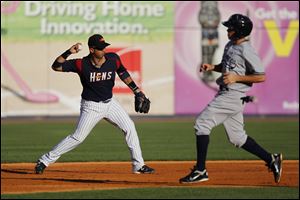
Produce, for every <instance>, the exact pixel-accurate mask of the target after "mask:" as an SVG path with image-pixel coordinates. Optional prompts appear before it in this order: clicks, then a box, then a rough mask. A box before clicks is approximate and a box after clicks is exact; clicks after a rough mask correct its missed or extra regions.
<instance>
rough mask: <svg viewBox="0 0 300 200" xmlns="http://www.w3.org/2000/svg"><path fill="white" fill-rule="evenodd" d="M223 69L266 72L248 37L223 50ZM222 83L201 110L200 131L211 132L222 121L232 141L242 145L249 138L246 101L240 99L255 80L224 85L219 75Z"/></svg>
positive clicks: (197, 128) (226, 70)
mask: <svg viewBox="0 0 300 200" xmlns="http://www.w3.org/2000/svg"><path fill="white" fill-rule="evenodd" d="M222 67H223V68H222V73H225V72H229V73H235V74H238V75H242V76H244V75H251V74H253V75H255V74H264V68H263V66H262V64H261V61H260V58H259V57H258V56H257V54H256V53H255V50H254V49H253V48H252V47H251V45H250V43H249V42H248V41H246V42H243V43H241V44H240V45H234V44H233V43H232V42H229V43H228V44H227V45H226V47H225V50H224V55H223V59H222ZM217 83H218V84H219V85H220V86H222V87H221V88H227V89H225V90H224V89H220V91H219V92H218V94H217V95H216V97H215V98H214V99H213V100H212V101H211V102H210V103H209V104H208V106H207V107H206V108H205V109H204V110H203V111H202V112H201V113H200V115H199V116H198V117H197V119H196V122H195V126H194V128H195V130H196V134H197V135H209V134H210V133H211V129H212V128H213V127H215V126H218V125H219V124H223V125H224V127H225V130H226V134H227V136H228V139H229V141H230V142H231V143H232V144H234V145H235V146H237V147H241V146H242V145H243V144H245V142H246V140H247V134H246V131H245V130H244V118H243V110H244V107H245V104H244V103H243V101H242V100H241V98H242V97H244V96H245V92H247V91H248V90H249V89H250V88H251V86H252V84H246V83H232V84H228V85H225V84H224V82H223V77H222V76H221V77H220V78H218V79H217Z"/></svg>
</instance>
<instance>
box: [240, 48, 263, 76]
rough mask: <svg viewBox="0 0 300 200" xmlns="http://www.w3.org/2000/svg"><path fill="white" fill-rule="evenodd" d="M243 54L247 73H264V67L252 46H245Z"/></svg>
mask: <svg viewBox="0 0 300 200" xmlns="http://www.w3.org/2000/svg"><path fill="white" fill-rule="evenodd" d="M243 56H244V58H245V61H246V62H245V65H246V73H247V74H253V75H260V74H265V69H264V67H263V64H262V61H261V59H260V58H259V56H258V55H257V53H256V52H255V50H254V49H253V48H252V47H251V48H245V49H244V51H243Z"/></svg>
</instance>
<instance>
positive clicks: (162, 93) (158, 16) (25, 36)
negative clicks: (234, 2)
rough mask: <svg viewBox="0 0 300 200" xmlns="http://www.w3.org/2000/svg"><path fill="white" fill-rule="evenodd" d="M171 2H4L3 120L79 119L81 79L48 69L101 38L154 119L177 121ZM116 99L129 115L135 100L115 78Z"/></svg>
mask: <svg viewBox="0 0 300 200" xmlns="http://www.w3.org/2000/svg"><path fill="white" fill-rule="evenodd" d="M173 11H174V3H173V2H155V1H152V2H146V1H144V2H143V1H142V2H140V1H1V116H2V117H5V116H22V115H26V116H28V115H29V116H35V115H37V116H39V115H41V116H44V115H46V116H52V115H53V116H56V115H78V114H79V107H80V99H81V97H80V95H81V92H82V86H81V84H80V79H79V77H78V75H77V74H74V73H58V72H55V71H53V70H52V69H51V65H52V63H53V62H54V60H55V59H56V58H57V57H58V56H59V55H60V54H61V53H63V52H64V51H65V50H67V49H69V48H70V47H71V46H72V45H74V44H76V43H77V42H81V43H82V44H83V50H82V51H81V52H79V53H78V54H76V55H71V56H70V57H69V58H68V59H73V58H81V57H84V56H86V55H87V54H88V53H89V49H88V46H87V40H88V37H89V36H91V35H93V34H101V35H103V36H104V38H105V40H106V41H107V42H108V43H110V44H111V45H110V46H109V47H108V48H107V52H115V53H117V54H118V55H119V56H120V58H121V60H122V63H123V65H124V66H125V67H126V68H127V70H128V71H129V73H130V74H131V77H132V78H133V79H134V81H135V82H136V84H137V85H138V86H140V88H141V89H142V90H143V91H144V93H145V94H146V95H147V96H148V97H149V98H150V101H151V112H150V115H151V114H153V115H157V114H165V115H172V114H174V104H173V102H174V101H173V98H174V88H173V87H174V84H173V82H174V64H173V27H174V23H173ZM114 96H115V97H116V98H117V100H118V101H119V102H120V103H121V105H122V106H124V108H125V109H126V110H127V111H128V113H130V114H136V113H135V111H134V104H133V102H134V95H133V93H132V92H131V90H130V89H129V88H128V87H127V86H126V85H125V84H124V83H123V82H122V81H121V80H120V79H119V78H118V76H117V79H116V82H115V87H114Z"/></svg>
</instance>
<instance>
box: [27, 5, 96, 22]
mask: <svg viewBox="0 0 300 200" xmlns="http://www.w3.org/2000/svg"><path fill="white" fill-rule="evenodd" d="M24 3H25V16H30V17H33V16H37V15H41V16H55V17H56V16H81V17H82V18H83V19H84V20H86V21H92V20H95V19H96V13H95V11H96V5H95V4H94V3H78V2H76V3H74V2H72V1H65V2H64V3H62V2H40V1H24Z"/></svg>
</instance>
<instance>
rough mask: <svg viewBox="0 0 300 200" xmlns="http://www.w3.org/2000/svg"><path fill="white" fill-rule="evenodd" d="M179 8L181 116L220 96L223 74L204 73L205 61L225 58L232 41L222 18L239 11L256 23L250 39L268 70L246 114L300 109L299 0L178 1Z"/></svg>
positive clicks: (177, 50) (178, 110)
mask: <svg viewBox="0 0 300 200" xmlns="http://www.w3.org/2000/svg"><path fill="white" fill-rule="evenodd" d="M175 10H176V11H175V22H174V23H175V29H174V30H175V33H174V37H175V39H174V41H175V44H174V45H175V48H174V49H175V50H174V51H175V52H174V63H175V114H197V113H199V112H200V111H201V110H202V109H203V108H204V107H205V106H206V105H207V104H208V103H209V102H210V101H211V100H212V99H213V97H214V95H215V94H216V91H217V89H218V87H217V85H216V84H215V79H216V78H217V77H218V76H219V74H218V73H211V74H208V73H206V74H203V73H199V65H200V63H201V62H211V63H212V64H218V63H220V62H221V58H222V54H223V49H224V46H225V44H226V43H227V42H228V39H227V32H226V27H224V26H223V25H222V24H221V22H222V21H226V20H227V19H228V18H229V17H230V16H231V15H232V14H235V13H241V14H244V15H247V16H249V17H250V18H251V20H252V21H253V23H254V27H253V30H252V33H251V38H250V41H251V44H252V46H253V47H254V48H255V49H256V51H257V52H258V54H259V56H260V58H261V60H262V63H263V65H264V68H265V72H266V81H265V82H264V83H259V84H254V86H253V87H252V89H251V90H250V91H249V92H248V93H247V94H248V95H253V96H255V98H256V101H255V102H254V103H249V104H247V106H246V108H245V114H298V113H299V2H298V1H293V2H292V1H285V2H283V1H276V2H275V1H272V2H269V1H264V2H259V1H251V2H250V1H240V2H238V1H232V2H230V1H222V2H221V1H220V2H213V1H207V2H205V1H178V2H176V5H175Z"/></svg>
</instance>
